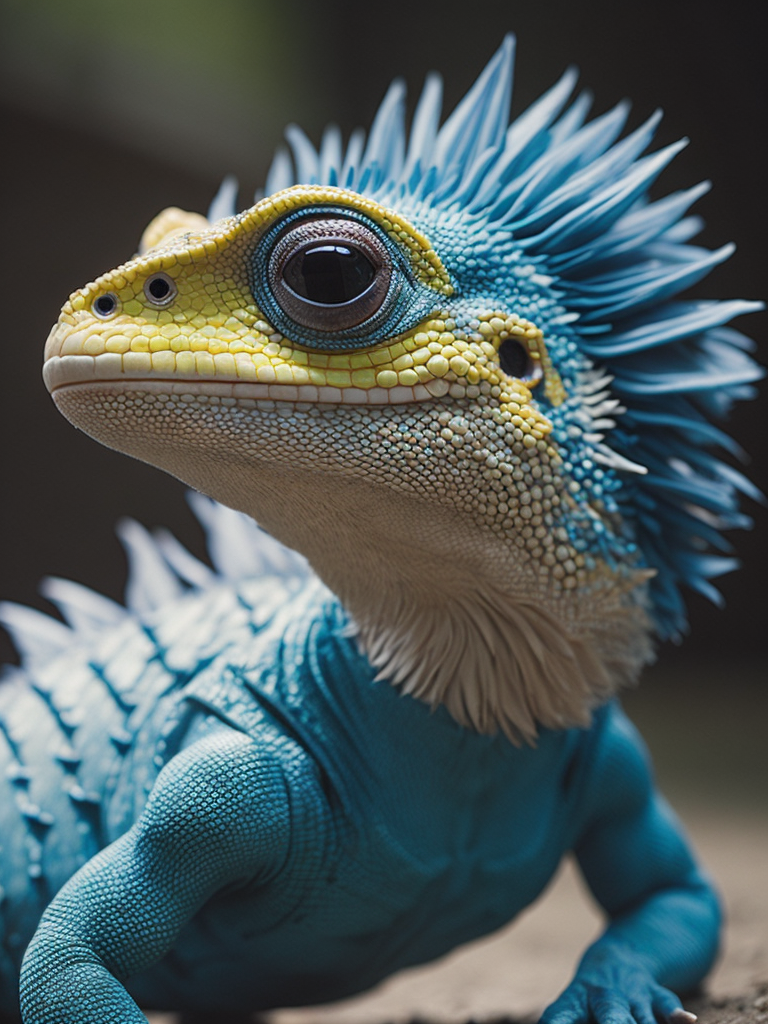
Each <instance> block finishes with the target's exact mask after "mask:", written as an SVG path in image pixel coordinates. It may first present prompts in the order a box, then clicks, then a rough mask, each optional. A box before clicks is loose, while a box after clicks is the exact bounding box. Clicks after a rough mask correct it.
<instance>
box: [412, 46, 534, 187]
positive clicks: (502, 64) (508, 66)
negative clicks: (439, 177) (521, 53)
mask: <svg viewBox="0 0 768 1024" xmlns="http://www.w3.org/2000/svg"><path fill="white" fill-rule="evenodd" d="M514 54H515V42H514V36H512V35H508V36H506V37H505V39H504V42H503V43H502V44H501V46H500V47H499V49H498V50H497V51H496V53H495V54H494V56H493V57H492V58H491V60H490V61H489V62H488V64H487V65H486V66H485V68H484V69H483V71H482V72H481V74H480V77H479V78H478V79H477V81H476V82H475V84H474V85H473V86H472V88H471V89H470V90H469V92H468V93H467V94H466V96H465V97H464V99H463V100H461V102H460V103H459V105H458V106H457V107H456V109H455V110H454V111H453V113H452V114H451V116H450V117H449V118H448V120H447V121H446V122H445V124H444V125H443V127H442V128H441V129H440V131H439V133H438V136H437V140H436V142H435V150H434V155H433V158H432V164H433V165H434V166H436V167H437V168H438V169H439V170H441V171H442V173H443V175H445V173H446V172H450V168H451V165H453V164H454V163H459V164H462V165H463V164H464V162H465V161H467V160H472V159H473V158H474V157H475V156H477V155H478V154H479V153H481V152H482V151H483V150H484V149H487V148H488V146H489V145H494V146H499V145H501V142H502V140H503V138H504V131H505V129H506V125H507V123H508V121H509V103H510V98H511V95H512V72H513V68H514Z"/></svg>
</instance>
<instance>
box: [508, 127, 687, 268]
mask: <svg viewBox="0 0 768 1024" xmlns="http://www.w3.org/2000/svg"><path fill="white" fill-rule="evenodd" d="M685 145H686V142H685V140H681V141H680V142H677V143H673V144H672V145H671V146H667V147H666V148H665V149H662V150H660V151H659V152H658V153H654V154H653V155H652V156H648V157H645V158H644V159H642V160H638V161H637V163H636V164H634V166H633V167H632V168H631V169H630V170H629V171H628V172H627V173H626V174H625V175H624V177H623V178H621V179H619V180H618V181H616V182H612V183H611V184H610V185H609V186H608V187H607V188H605V189H603V190H602V191H601V192H598V193H597V194H596V195H593V196H592V197H591V198H590V199H588V200H587V201H586V202H583V203H582V204H581V205H580V206H577V207H576V208H575V209H572V210H570V211H569V212H568V213H566V214H564V215H563V216H562V217H560V219H559V220H557V221H556V222H555V223H554V224H550V225H549V227H547V228H545V230H544V231H542V232H540V234H538V235H536V236H535V237H534V238H527V239H525V242H524V244H525V246H526V248H532V247H538V248H541V247H544V248H545V249H547V248H548V249H549V250H551V251H552V252H556V253H557V252H562V251H563V250H564V249H566V248H568V247H570V246H574V245H581V244H583V243H584V242H585V241H586V240H587V239H592V238H595V237H596V236H597V235H599V234H602V233H603V232H605V231H607V230H608V229H609V228H610V227H611V226H612V225H613V224H614V223H615V222H616V221H617V220H618V219H619V217H621V215H622V214H623V213H625V212H626V211H627V210H628V209H629V208H630V206H632V204H633V203H634V202H636V200H637V199H638V198H639V197H640V196H641V195H643V194H644V193H645V191H646V190H647V189H648V188H649V187H650V186H651V184H652V183H653V181H654V180H655V179H656V178H657V177H658V175H659V174H660V173H661V172H662V170H663V169H664V168H665V167H666V165H667V164H668V163H669V161H670V160H671V159H672V158H673V157H674V156H675V155H676V154H677V153H678V152H679V151H680V150H681V149H682V148H683V146H685ZM512 227H513V230H519V229H518V226H517V225H512Z"/></svg>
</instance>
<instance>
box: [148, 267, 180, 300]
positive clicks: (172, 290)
mask: <svg viewBox="0 0 768 1024" xmlns="http://www.w3.org/2000/svg"><path fill="white" fill-rule="evenodd" d="M176 292H177V288H176V282H175V281H174V280H173V278H172V277H169V276H168V275H167V274H163V273H157V274H152V276H151V277H148V278H147V280H146V281H145V282H144V294H145V295H146V297H147V301H148V302H150V303H151V304H152V305H153V306H168V305H170V303H171V302H173V300H174V299H175V298H176Z"/></svg>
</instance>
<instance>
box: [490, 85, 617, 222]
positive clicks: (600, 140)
mask: <svg viewBox="0 0 768 1024" xmlns="http://www.w3.org/2000/svg"><path fill="white" fill-rule="evenodd" d="M628 114H629V104H628V103H619V104H617V106H615V107H614V108H613V110H609V111H608V112H607V113H606V114H603V115H602V117H598V118H595V120H594V121H592V122H590V123H589V124H588V125H586V126H585V127H584V128H582V129H581V130H580V131H578V132H577V133H576V134H575V135H572V136H571V137H570V138H569V139H566V140H565V141H564V142H563V143H561V145H559V146H557V147H556V148H550V149H548V150H547V151H546V152H545V153H543V154H542V156H541V157H540V158H539V159H538V161H537V162H536V164H534V165H533V166H531V167H530V168H529V169H528V170H527V171H526V172H525V173H524V174H522V175H521V176H520V177H519V178H518V179H517V180H516V181H513V182H511V183H510V185H509V186H508V187H507V189H505V191H504V193H502V196H500V197H499V198H500V200H501V199H502V197H503V196H504V195H505V193H507V192H508V193H510V194H512V193H514V194H515V199H514V202H513V203H511V204H509V205H508V207H507V212H506V214H505V216H504V221H505V223H507V224H509V225H510V227H512V228H513V230H517V229H519V228H520V227H521V226H522V225H524V224H525V223H526V218H529V217H532V218H535V217H537V216H538V212H539V205H538V204H539V203H540V202H546V201H548V199H549V197H550V196H551V195H552V193H553V192H554V191H555V190H556V189H558V188H560V187H561V186H562V185H563V184H564V183H566V182H567V181H568V180H569V179H570V177H571V176H572V175H574V174H576V173H578V171H580V170H581V169H582V168H583V167H584V166H587V165H588V164H589V162H590V161H591V160H594V159H595V158H596V157H599V156H600V155H601V154H602V153H604V152H605V150H606V149H607V148H608V147H609V146H610V145H611V144H612V143H613V141H614V140H615V139H616V138H617V137H618V135H619V134H620V132H621V130H622V128H623V127H624V124H625V123H626V120H627V115H628ZM494 215H496V214H495V213H494Z"/></svg>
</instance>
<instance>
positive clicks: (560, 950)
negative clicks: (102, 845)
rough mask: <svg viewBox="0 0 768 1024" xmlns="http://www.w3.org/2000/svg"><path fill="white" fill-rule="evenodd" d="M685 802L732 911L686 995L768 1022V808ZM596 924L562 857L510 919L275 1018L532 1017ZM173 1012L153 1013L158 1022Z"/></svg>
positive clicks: (723, 1016) (280, 1022)
mask: <svg viewBox="0 0 768 1024" xmlns="http://www.w3.org/2000/svg"><path fill="white" fill-rule="evenodd" d="M678 806H679V805H678ZM679 809H680V810H681V811H682V816H683V817H684V819H685V821H686V825H687V827H688V831H689V833H690V836H691V838H692V839H693V841H694V843H695V845H696V847H697V848H698V850H699V853H700V855H701V858H702V859H703V861H704V863H705V864H706V865H707V866H708V868H709V869H710V871H711V873H712V874H713V875H714V876H715V878H716V879H717V881H718V884H719V885H720V888H721V890H722V893H723V898H724V902H725V905H726V908H727V913H728V919H729V924H728V930H727V934H726V941H725V946H724V950H723V954H722V957H721V959H720V962H719V964H718V966H717V967H716V969H715V971H714V973H713V974H712V976H711V978H710V979H709V981H708V983H707V988H706V994H705V995H703V996H701V997H696V998H694V999H690V1000H688V1001H687V1004H686V1005H687V1007H688V1008H689V1009H691V1010H693V1011H694V1012H696V1013H697V1014H699V1018H700V1024H768V815H763V814H759V813H754V812H753V811H750V812H749V813H747V812H746V811H744V812H740V811H718V812H713V811H712V810H711V809H708V810H701V809H699V808H697V807H696V806H691V807H682V808H680V807H679ZM599 927H600V917H599V914H598V913H597V911H596V910H595V908H594V906H592V905H591V904H590V901H589V897H588V896H587V895H586V894H585V892H584V891H583V889H582V886H581V883H580V881H579V879H578V876H577V873H576V871H575V870H574V868H573V867H572V866H571V865H570V864H565V865H564V867H563V870H562V871H561V872H560V874H559V875H558V877H557V879H556V880H555V882H554V883H553V885H552V886H551V887H550V889H549V890H548V892H547V893H546V894H545V895H544V897H543V898H542V899H541V900H540V901H539V902H538V903H537V904H536V905H535V906H534V907H532V908H531V909H530V910H529V911H527V912H526V913H525V914H524V915H523V916H522V917H521V918H519V919H518V920H517V921H516V922H515V923H514V924H513V925H512V926H510V927H509V928H506V929H504V930H503V931H501V932H499V933H497V934H496V935H493V936H491V937H490V938H487V939H484V940H482V941H481V942H478V943H474V944H472V945H471V946H467V947H464V948H462V949H460V950H457V951H455V952H454V953H452V954H450V955H449V956H448V957H446V958H445V959H443V960H441V961H439V962H438V963H435V964H432V965H430V966H428V967H425V968H418V969H413V970H409V971H405V972H403V973H402V974H400V975H397V976H396V977H394V978H392V979H390V980H389V981H387V982H386V983H385V984H383V985H382V986H380V987H379V988H378V989H376V990H374V991H373V992H371V993H369V994H367V995H365V996H363V997H360V998H357V999H354V1000H350V1001H348V1002H344V1003H337V1004H334V1005H330V1006H324V1007H320V1008H309V1009H300V1010H282V1011H280V1012H279V1013H274V1014H272V1015H271V1016H270V1018H269V1019H270V1024H401V1022H408V1021H417V1020H418V1021H422V1022H423V1021H429V1022H437V1024H461V1022H467V1021H491V1020H495V1021H498V1020H499V1018H507V1019H508V1020H509V1019H510V1018H511V1019H512V1020H515V1021H535V1020H536V1019H537V1017H538V1014H539V1013H540V1012H541V1010H542V1009H543V1008H544V1006H545V1005H546V1004H547V1003H548V1002H549V1001H550V1000H551V999H553V998H554V997H555V996H556V995H557V994H558V992H559V991H560V989H561V988H563V987H564V986H565V985H566V984H567V982H568V980H569V978H570V976H571V973H572V971H573V968H574V964H575V962H576V960H577V959H578V956H579V954H580V952H581V951H582V950H583V949H584V947H585V946H586V945H587V943H588V942H589V941H590V940H591V939H592V938H593V937H594V936H595V934H596V933H597V931H598V930H599ZM175 1020H176V1018H174V1017H172V1016H170V1015H155V1016H154V1017H153V1018H152V1024H172V1022H174V1021H175ZM211 1024H213V1022H211Z"/></svg>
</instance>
